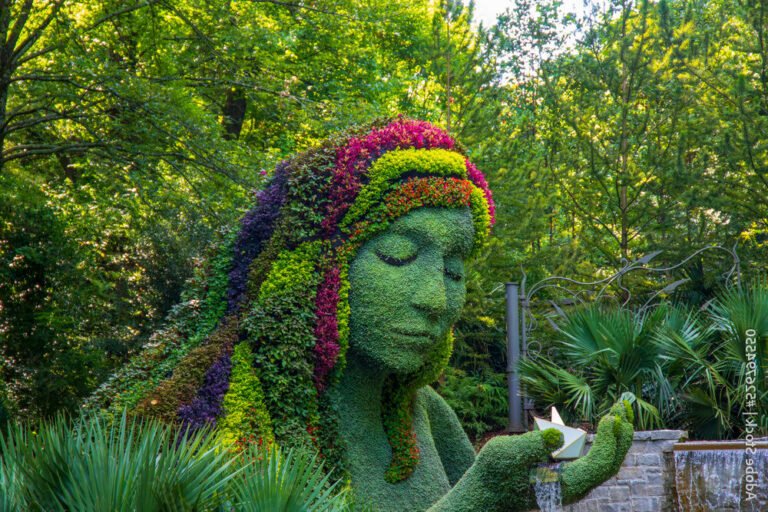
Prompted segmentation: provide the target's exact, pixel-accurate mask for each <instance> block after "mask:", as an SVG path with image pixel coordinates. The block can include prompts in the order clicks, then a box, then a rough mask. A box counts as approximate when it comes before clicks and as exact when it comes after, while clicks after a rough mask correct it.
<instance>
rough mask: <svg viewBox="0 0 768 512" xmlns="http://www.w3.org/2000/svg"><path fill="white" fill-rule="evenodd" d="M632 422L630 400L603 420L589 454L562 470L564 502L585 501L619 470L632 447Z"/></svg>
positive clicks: (620, 404)
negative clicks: (588, 495)
mask: <svg viewBox="0 0 768 512" xmlns="http://www.w3.org/2000/svg"><path fill="white" fill-rule="evenodd" d="M632 421H633V414H632V408H631V406H630V404H629V402H626V401H623V402H619V403H617V404H615V405H614V406H613V407H611V410H610V412H609V413H608V414H607V415H606V416H604V417H603V418H602V419H601V420H600V423H599V424H598V426H597V434H596V435H595V440H594V442H593V443H592V448H591V449H590V450H589V453H587V455H585V456H584V457H581V458H580V459H577V460H575V461H573V462H569V463H567V464H565V465H564V467H563V469H562V472H561V474H560V483H561V485H562V496H563V502H564V503H572V502H574V501H577V500H579V499H581V498H582V497H584V495H586V494H587V493H588V492H589V491H590V490H592V489H593V488H594V487H596V486H598V485H600V484H601V483H603V482H604V481H606V480H607V479H609V478H610V477H612V476H613V475H615V474H616V473H617V472H618V471H619V468H620V467H621V464H622V462H624V456H625V455H626V454H627V451H628V450H629V447H630V446H631V445H632V436H633V433H634V429H633V427H632Z"/></svg>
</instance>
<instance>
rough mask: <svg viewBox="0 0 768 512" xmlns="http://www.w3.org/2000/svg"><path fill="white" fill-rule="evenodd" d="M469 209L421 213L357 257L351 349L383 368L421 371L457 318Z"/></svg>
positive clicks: (468, 244)
mask: <svg viewBox="0 0 768 512" xmlns="http://www.w3.org/2000/svg"><path fill="white" fill-rule="evenodd" d="M473 237H474V227H473V225H472V217H471V214H470V212H469V209H457V208H419V209H417V210H414V211H413V212H411V213H409V214H408V215H406V216H404V217H401V218H400V219H398V220H396V221H395V222H394V223H392V225H391V226H390V227H389V229H388V230H387V231H386V232H384V233H383V234H381V235H379V236H378V237H376V238H374V239H372V240H370V241H368V242H367V243H366V244H365V245H363V247H361V248H360V250H359V251H358V253H357V256H356V257H355V259H354V260H353V262H352V264H351V266H350V271H349V281H350V296H349V302H350V308H351V319H350V350H351V353H354V354H358V355H362V356H363V357H364V358H365V359H366V360H367V361H368V362H369V363H372V364H373V365H375V366H377V367H378V368H379V369H381V370H383V371H386V372H391V373H396V374H410V373H413V372H416V371H418V370H419V369H420V368H422V367H423V366H424V365H425V364H426V363H427V362H428V361H429V359H430V357H431V356H432V355H433V353H434V348H435V347H436V346H438V345H439V344H440V343H441V342H442V340H444V339H445V337H446V336H447V335H448V331H449V330H450V328H451V326H452V325H453V323H454V322H456V320H457V319H458V317H459V313H460V311H461V308H462V307H463V306H464V300H465V295H466V286H465V276H464V260H465V259H466V258H467V257H468V256H469V253H470V251H471V250H472V244H473Z"/></svg>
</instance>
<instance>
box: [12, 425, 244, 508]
mask: <svg viewBox="0 0 768 512" xmlns="http://www.w3.org/2000/svg"><path fill="white" fill-rule="evenodd" d="M0 450H2V464H0V485H1V486H2V488H1V489H2V494H3V496H4V498H3V501H0V504H1V505H0V506H1V507H2V508H0V511H3V512H4V511H21V510H24V511H36V510H40V511H46V512H49V511H50V512H53V511H73V510H110V511H126V512H127V511H136V510H141V511H147V512H152V511H158V512H159V511H175V510H179V511H181V510H185V511H188V510H212V509H214V508H215V507H216V506H218V505H217V503H219V502H220V501H222V498H225V497H226V494H227V492H228V487H229V481H230V480H231V479H232V478H234V477H235V476H236V474H237V472H236V471H235V470H234V467H233V465H232V464H233V461H232V459H231V457H230V456H229V455H228V454H227V453H226V452H224V451H222V450H220V449H219V448H218V445H217V443H216V442H215V438H214V437H213V436H210V435H208V434H207V433H206V432H204V431H201V432H197V433H194V434H188V435H187V434H184V433H178V432H175V431H173V430H172V429H171V428H169V427H167V426H164V425H162V424H159V423H156V422H147V423H138V422H133V421H130V420H129V419H128V418H126V416H125V415H124V416H123V417H122V418H120V419H119V420H118V421H117V422H116V423H114V424H110V423H107V422H106V421H104V420H103V419H101V418H98V417H91V418H81V420H80V421H79V422H78V423H76V425H75V426H74V427H72V426H71V424H70V422H69V421H67V420H66V418H64V417H58V418H56V419H55V420H53V421H52V422H50V423H47V424H44V425H42V426H41V427H40V428H39V430H38V431H34V430H31V429H30V428H29V427H27V426H21V425H11V426H9V428H8V430H7V432H6V434H5V435H3V436H2V437H0Z"/></svg>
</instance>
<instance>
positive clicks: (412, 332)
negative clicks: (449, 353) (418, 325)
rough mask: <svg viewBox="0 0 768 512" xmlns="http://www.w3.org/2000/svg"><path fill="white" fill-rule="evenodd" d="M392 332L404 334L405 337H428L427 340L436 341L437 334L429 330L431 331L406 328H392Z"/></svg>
mask: <svg viewBox="0 0 768 512" xmlns="http://www.w3.org/2000/svg"><path fill="white" fill-rule="evenodd" d="M392 332H394V333H395V334H398V335H400V336H405V337H407V338H415V339H422V340H423V339H428V340H429V341H436V340H437V334H435V333H433V332H431V331H420V330H408V329H392Z"/></svg>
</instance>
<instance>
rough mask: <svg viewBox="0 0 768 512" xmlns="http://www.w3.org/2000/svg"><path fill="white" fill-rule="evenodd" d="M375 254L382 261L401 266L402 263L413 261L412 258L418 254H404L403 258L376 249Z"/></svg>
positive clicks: (414, 258)
mask: <svg viewBox="0 0 768 512" xmlns="http://www.w3.org/2000/svg"><path fill="white" fill-rule="evenodd" d="M376 256H378V257H379V259H380V260H381V261H383V262H384V263H386V264H388V265H392V266H394V267H402V266H403V265H407V264H409V263H411V262H413V261H414V260H416V256H418V254H417V253H413V254H412V255H411V256H406V257H405V258H398V257H395V256H390V255H388V254H384V253H382V252H381V251H376Z"/></svg>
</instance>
